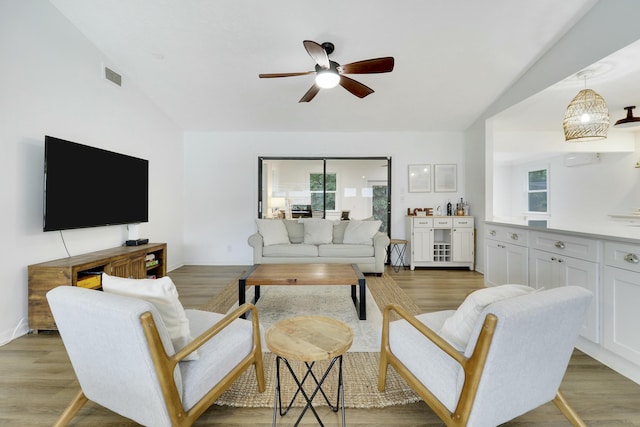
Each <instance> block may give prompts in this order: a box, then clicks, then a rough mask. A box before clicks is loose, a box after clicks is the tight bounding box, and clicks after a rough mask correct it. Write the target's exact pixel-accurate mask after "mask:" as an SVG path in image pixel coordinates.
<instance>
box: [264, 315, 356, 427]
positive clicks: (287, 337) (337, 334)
mask: <svg viewBox="0 0 640 427" xmlns="http://www.w3.org/2000/svg"><path fill="white" fill-rule="evenodd" d="M265 340H266V344H267V348H268V349H269V350H271V352H273V354H275V355H276V388H275V395H274V401H273V426H275V425H276V419H277V411H279V412H280V416H284V415H286V414H287V412H289V409H291V406H292V405H293V402H294V401H295V399H296V397H297V396H298V394H299V393H300V394H302V396H303V397H304V400H305V401H306V405H305V407H304V408H303V409H302V412H301V413H300V416H298V419H297V421H296V423H295V426H297V425H298V424H299V423H300V420H302V417H303V416H304V414H305V412H306V411H307V410H308V409H311V411H312V412H313V414H314V415H315V417H316V419H317V420H318V422H319V423H320V425H321V426H324V424H323V423H322V420H321V419H320V416H319V415H318V413H317V412H316V410H315V408H314V407H313V404H312V402H313V399H314V398H315V397H316V395H317V394H318V393H320V394H321V395H322V396H323V397H324V400H325V401H326V402H327V405H329V407H330V408H331V410H332V411H333V412H338V409H341V410H342V425H343V426H344V425H345V413H344V389H343V382H342V355H343V354H344V353H345V352H346V351H347V350H348V349H349V348H350V347H351V344H352V343H353V331H352V330H351V328H350V327H349V326H348V325H347V324H345V323H343V322H341V321H339V320H337V319H333V318H331V317H325V316H299V317H292V318H289V319H284V320H281V321H279V322H277V323H275V324H274V325H273V326H271V327H270V328H269V329H268V330H267V333H266V334H265ZM320 360H331V362H330V363H329V366H328V367H327V369H326V370H325V372H324V373H323V374H322V376H320V377H318V376H316V374H314V372H313V366H314V365H315V363H316V362H317V361H320ZM292 361H298V362H304V364H305V366H306V373H305V374H304V377H302V380H300V379H298V377H297V376H296V374H295V372H294V370H293V369H292V367H291V365H290V362H292ZM281 362H282V363H284V365H285V366H286V367H287V369H288V370H289V373H290V374H291V376H292V377H293V379H294V381H295V382H296V385H297V390H296V392H295V394H294V395H293V398H292V399H291V402H289V405H288V406H287V408H286V409H284V410H283V409H282V396H281V390H280V363H281ZM336 362H337V363H338V393H337V394H338V396H337V400H336V405H335V406H334V405H332V404H331V403H330V402H329V398H328V397H327V395H326V394H325V392H324V390H322V384H323V383H324V380H325V379H326V378H327V376H328V375H329V373H330V372H331V369H332V368H333V367H334V365H335V364H336ZM308 378H311V379H312V380H313V382H314V383H315V388H314V389H313V391H312V392H311V394H308V393H307V392H306V391H305V389H304V387H303V386H304V383H305V381H306V380H307V379H308ZM318 378H320V379H318ZM312 387H313V384H312Z"/></svg>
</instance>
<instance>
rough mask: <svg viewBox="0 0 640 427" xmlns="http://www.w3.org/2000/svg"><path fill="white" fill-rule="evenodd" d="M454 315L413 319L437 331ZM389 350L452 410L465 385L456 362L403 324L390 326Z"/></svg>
mask: <svg viewBox="0 0 640 427" xmlns="http://www.w3.org/2000/svg"><path fill="white" fill-rule="evenodd" d="M453 313H454V311H453V310H446V311H436V312H433V313H424V314H420V315H418V316H416V319H417V320H419V321H420V322H421V323H424V324H425V325H426V326H428V327H429V328H431V329H432V330H434V331H437V330H438V329H440V327H442V324H443V323H444V322H445V320H446V319H447V318H448V317H450V316H451V315H453ZM389 347H390V348H391V351H393V353H394V354H396V355H398V356H399V357H401V359H402V363H403V364H404V365H405V366H406V367H407V369H409V370H410V371H411V372H412V373H413V375H415V376H416V378H417V379H418V380H419V381H420V382H421V383H422V385H424V386H425V387H426V388H428V389H429V390H431V391H432V392H433V393H434V394H435V396H436V397H437V398H438V400H440V401H441V402H442V403H443V404H444V405H445V406H446V407H447V408H448V409H449V410H450V411H453V410H454V409H455V407H456V404H457V403H458V399H459V397H460V391H461V390H462V385H463V381H464V371H463V369H462V367H461V366H460V365H459V364H458V363H457V362H456V361H455V360H453V359H452V358H450V357H446V356H445V355H444V353H443V352H442V350H440V348H439V347H438V346H436V345H435V344H434V343H433V342H432V341H430V340H428V339H425V338H424V335H422V334H421V333H420V332H419V331H418V330H417V329H415V328H414V327H413V326H411V325H410V324H409V323H408V322H407V321H406V320H398V321H395V322H391V323H390V325H389Z"/></svg>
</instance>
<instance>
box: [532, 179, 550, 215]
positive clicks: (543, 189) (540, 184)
mask: <svg viewBox="0 0 640 427" xmlns="http://www.w3.org/2000/svg"><path fill="white" fill-rule="evenodd" d="M548 188H549V186H548V171H547V169H538V170H533V171H529V172H528V178H527V193H528V194H527V195H528V210H529V212H537V213H547V204H548V203H547V202H548V198H549V193H548Z"/></svg>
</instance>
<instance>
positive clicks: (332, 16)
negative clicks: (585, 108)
mask: <svg viewBox="0 0 640 427" xmlns="http://www.w3.org/2000/svg"><path fill="white" fill-rule="evenodd" d="M50 1H51V3H52V4H53V5H54V6H55V7H56V8H58V10H60V12H61V13H62V14H63V15H65V16H66V17H67V18H68V19H69V20H70V21H71V22H72V23H73V25H75V26H76V27H77V28H78V29H79V30H80V31H81V32H82V33H83V34H84V35H85V36H86V37H87V38H88V39H89V40H91V41H92V42H93V43H94V44H95V45H96V46H97V47H98V49H99V50H100V51H101V52H102V53H103V54H104V55H105V62H106V63H107V65H109V66H110V67H112V68H114V69H115V70H116V71H118V72H119V73H121V74H122V75H123V85H126V84H128V83H129V82H135V84H136V85H137V86H139V87H140V88H141V89H142V90H143V91H144V92H145V93H146V94H147V96H148V97H149V98H150V99H152V100H153V101H154V102H155V103H156V104H157V105H158V106H160V108H162V109H163V110H164V111H165V112H166V113H167V114H168V115H169V117H171V118H172V119H173V120H174V121H175V122H176V123H177V124H178V125H180V126H181V127H182V128H183V129H185V130H188V131H372V132H373V131H375V132H381V131H448V130H464V129H466V128H467V127H468V126H469V125H471V124H472V123H473V122H474V120H475V119H476V118H478V117H479V116H480V115H481V114H482V112H483V111H484V110H485V109H486V108H487V107H488V106H489V105H491V103H492V102H493V101H495V100H496V98H498V96H499V95H500V94H501V93H502V92H504V91H505V90H506V89H507V88H508V87H509V86H510V85H511V84H513V83H514V82H515V81H516V80H517V79H518V78H519V77H520V76H521V75H522V74H523V73H524V72H525V71H526V70H527V69H528V67H530V66H531V65H532V64H533V63H534V62H535V61H536V60H537V59H538V58H539V57H540V56H541V55H542V54H543V53H544V52H545V51H546V50H547V49H548V48H549V47H550V46H552V45H553V44H554V43H555V42H556V41H557V40H558V39H559V38H560V37H561V36H562V35H563V34H564V33H565V32H566V31H567V30H568V29H569V28H571V26H572V25H573V24H574V23H575V22H576V21H577V20H579V19H580V18H581V17H582V16H583V15H584V14H585V13H586V12H587V11H588V9H589V8H590V7H592V6H593V5H594V4H595V3H596V0H563V1H557V0H535V1H531V0H491V1H489V0H483V1H477V0H476V1H472V0H398V1H393V2H392V1H381V0H377V1H371V0H369V1H367V0H352V1H336V0H325V1H324V2H309V1H301V0H272V1H268V2H267V1H263V0H218V1H214V0H109V1H105V0H82V1H81V0H50ZM305 39H310V40H314V41H316V42H318V43H322V42H324V41H331V42H333V43H334V44H335V46H336V49H335V52H334V53H333V55H332V56H331V58H332V59H333V60H335V61H337V62H339V63H343V64H345V63H349V62H354V61H358V60H363V59H369V58H375V57H381V56H393V57H395V64H396V65H395V69H394V71H393V72H392V73H389V74H374V75H351V77H353V78H355V79H356V80H358V81H361V82H362V83H364V84H366V85H367V86H370V87H371V88H372V89H374V90H375V93H374V94H372V95H370V96H368V97H366V98H364V99H359V98H357V97H355V96H353V95H351V94H350V93H348V92H347V91H345V90H344V89H342V88H340V87H338V88H335V89H330V90H322V91H321V92H320V93H319V94H318V96H316V97H315V98H314V99H313V101H312V102H310V103H298V100H299V99H300V98H301V97H302V95H303V94H304V93H305V92H306V91H307V89H308V88H309V87H310V86H311V85H312V83H313V76H299V77H288V78H279V79H259V78H258V74H259V73H273V72H295V71H308V70H312V69H313V66H314V63H313V61H312V60H311V58H310V57H309V56H308V54H307V53H306V51H305V49H304V47H303V45H302V41H303V40H305ZM603 96H604V94H603ZM565 105H566V103H565ZM639 107H640V106H639Z"/></svg>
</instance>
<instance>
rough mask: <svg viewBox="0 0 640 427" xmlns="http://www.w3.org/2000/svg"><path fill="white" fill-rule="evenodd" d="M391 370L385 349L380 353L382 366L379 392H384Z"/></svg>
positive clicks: (379, 375) (379, 371)
mask: <svg viewBox="0 0 640 427" xmlns="http://www.w3.org/2000/svg"><path fill="white" fill-rule="evenodd" d="M388 369H389V362H388V358H387V353H386V351H385V349H382V350H381V351H380V365H379V370H378V391H380V392H382V391H384V388H385V385H386V383H387V370H388Z"/></svg>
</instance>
